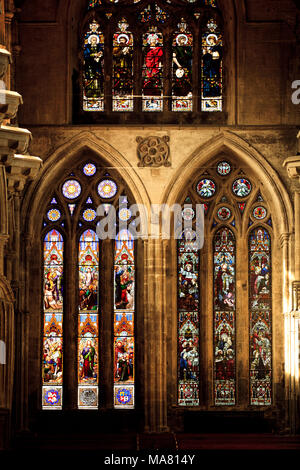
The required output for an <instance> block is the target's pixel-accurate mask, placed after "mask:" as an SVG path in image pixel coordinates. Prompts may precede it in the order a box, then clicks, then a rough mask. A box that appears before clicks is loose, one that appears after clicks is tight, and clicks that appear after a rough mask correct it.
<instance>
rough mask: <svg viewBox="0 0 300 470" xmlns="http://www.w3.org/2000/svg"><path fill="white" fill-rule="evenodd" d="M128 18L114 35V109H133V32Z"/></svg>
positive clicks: (123, 20)
mask: <svg viewBox="0 0 300 470" xmlns="http://www.w3.org/2000/svg"><path fill="white" fill-rule="evenodd" d="M128 26H129V25H128V23H127V21H126V19H124V18H123V19H122V20H121V21H119V23H118V27H119V29H118V31H117V32H116V33H115V34H114V37H113V111H133V34H132V33H131V32H130V31H128Z"/></svg>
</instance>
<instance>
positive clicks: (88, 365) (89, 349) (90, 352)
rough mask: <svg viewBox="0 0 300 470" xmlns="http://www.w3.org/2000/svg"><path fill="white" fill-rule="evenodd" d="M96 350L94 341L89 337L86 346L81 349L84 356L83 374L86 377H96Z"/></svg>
mask: <svg viewBox="0 0 300 470" xmlns="http://www.w3.org/2000/svg"><path fill="white" fill-rule="evenodd" d="M95 354H96V350H95V348H94V346H93V342H92V341H91V340H90V339H89V340H87V342H86V346H85V347H84V348H83V350H82V351H81V356H82V358H83V365H82V372H81V375H82V377H84V378H91V377H94V359H95Z"/></svg>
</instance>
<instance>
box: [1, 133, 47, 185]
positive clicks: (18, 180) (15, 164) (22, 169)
mask: <svg viewBox="0 0 300 470" xmlns="http://www.w3.org/2000/svg"><path fill="white" fill-rule="evenodd" d="M0 135H1V134H0ZM0 160H1V157H0ZM2 162H3V163H4V165H5V167H6V176H7V189H8V192H9V193H13V192H16V191H22V190H23V188H24V185H25V183H26V181H28V180H33V179H34V178H35V177H36V176H37V174H38V172H39V171H40V169H41V167H42V160H41V159H40V158H39V157H33V156H31V155H7V156H4V157H2Z"/></svg>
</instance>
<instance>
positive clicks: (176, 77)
mask: <svg viewBox="0 0 300 470" xmlns="http://www.w3.org/2000/svg"><path fill="white" fill-rule="evenodd" d="M192 64H193V35H192V34H191V33H190V31H189V30H188V26H187V24H186V22H185V21H184V19H181V22H180V23H179V24H178V30H177V31H176V33H175V34H174V37H173V50H172V77H173V81H172V111H192V109H193V69H192Z"/></svg>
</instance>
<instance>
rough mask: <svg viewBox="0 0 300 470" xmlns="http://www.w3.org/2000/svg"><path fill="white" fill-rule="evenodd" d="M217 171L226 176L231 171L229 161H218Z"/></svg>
mask: <svg viewBox="0 0 300 470" xmlns="http://www.w3.org/2000/svg"><path fill="white" fill-rule="evenodd" d="M217 172H218V174H219V175H220V176H227V175H229V173H230V172H231V165H230V163H228V162H226V161H223V162H220V163H218V166H217Z"/></svg>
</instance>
